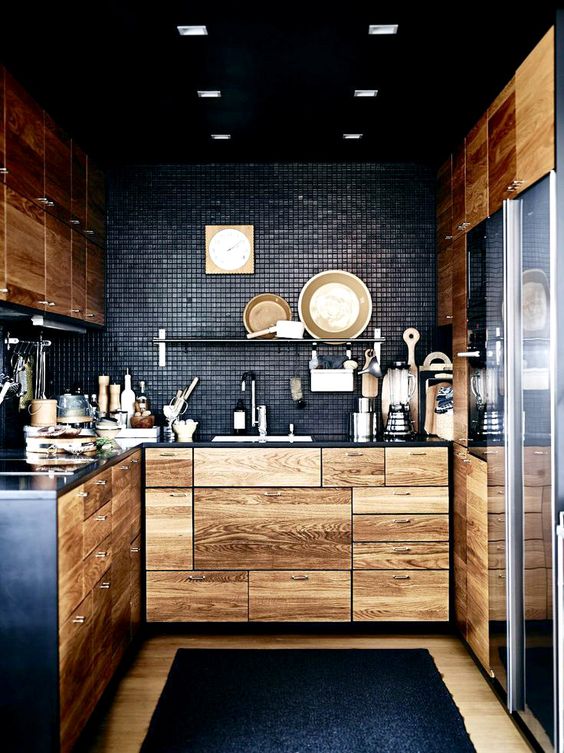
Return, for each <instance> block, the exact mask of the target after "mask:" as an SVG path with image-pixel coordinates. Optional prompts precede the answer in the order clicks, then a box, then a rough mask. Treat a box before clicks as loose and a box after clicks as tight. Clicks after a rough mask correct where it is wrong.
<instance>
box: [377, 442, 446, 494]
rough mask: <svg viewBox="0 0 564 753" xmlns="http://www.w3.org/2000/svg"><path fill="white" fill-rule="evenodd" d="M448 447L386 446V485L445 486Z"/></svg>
mask: <svg viewBox="0 0 564 753" xmlns="http://www.w3.org/2000/svg"><path fill="white" fill-rule="evenodd" d="M447 484H448V447H414V448H413V449H407V448H403V447H402V448H399V447H392V448H389V447H386V486H446V485H447Z"/></svg>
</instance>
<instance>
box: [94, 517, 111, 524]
mask: <svg viewBox="0 0 564 753" xmlns="http://www.w3.org/2000/svg"><path fill="white" fill-rule="evenodd" d="M107 519H108V516H107V515H96V517H95V518H94V520H99V521H100V522H101V523H102V522H103V521H104V520H107Z"/></svg>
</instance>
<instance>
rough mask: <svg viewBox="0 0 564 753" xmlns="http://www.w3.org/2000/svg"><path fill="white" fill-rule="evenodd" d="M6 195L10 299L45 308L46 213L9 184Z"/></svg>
mask: <svg viewBox="0 0 564 753" xmlns="http://www.w3.org/2000/svg"><path fill="white" fill-rule="evenodd" d="M6 194H7V201H6V287H7V288H8V294H7V298H8V300H9V301H11V302H13V303H18V304H21V305H22V306H30V307H31V308H36V309H41V308H42V307H43V306H44V301H45V238H44V230H45V228H44V222H45V213H44V212H43V210H42V209H41V208H40V207H39V206H38V205H37V204H35V203H34V202H33V201H31V200H30V199H26V198H24V197H23V196H21V195H20V194H19V193H16V192H15V191H12V189H11V188H9V187H7V188H6ZM67 274H68V272H67Z"/></svg>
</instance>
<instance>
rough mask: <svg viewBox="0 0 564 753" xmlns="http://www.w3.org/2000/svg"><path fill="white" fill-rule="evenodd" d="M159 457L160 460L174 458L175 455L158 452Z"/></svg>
mask: <svg viewBox="0 0 564 753" xmlns="http://www.w3.org/2000/svg"><path fill="white" fill-rule="evenodd" d="M159 457H161V458H174V457H176V455H175V454H174V452H159Z"/></svg>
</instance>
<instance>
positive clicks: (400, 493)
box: [394, 489, 411, 497]
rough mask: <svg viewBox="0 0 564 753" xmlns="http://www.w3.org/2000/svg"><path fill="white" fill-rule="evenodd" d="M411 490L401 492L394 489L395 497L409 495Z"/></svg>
mask: <svg viewBox="0 0 564 753" xmlns="http://www.w3.org/2000/svg"><path fill="white" fill-rule="evenodd" d="M410 495H411V492H400V491H398V490H397V489H396V490H395V491H394V497H409V496H410Z"/></svg>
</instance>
